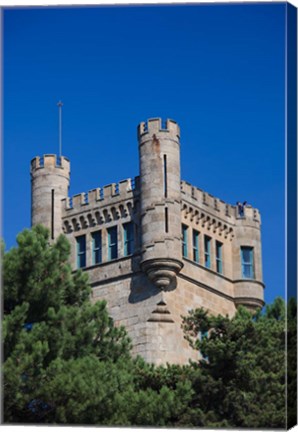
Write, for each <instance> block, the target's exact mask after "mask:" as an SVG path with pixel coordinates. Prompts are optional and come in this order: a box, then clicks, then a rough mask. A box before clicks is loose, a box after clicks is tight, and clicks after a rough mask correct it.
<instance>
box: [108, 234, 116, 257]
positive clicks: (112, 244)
mask: <svg viewBox="0 0 298 432" xmlns="http://www.w3.org/2000/svg"><path fill="white" fill-rule="evenodd" d="M116 258H118V239H117V227H116V226H114V227H112V228H109V229H108V259H109V260H112V259H116Z"/></svg>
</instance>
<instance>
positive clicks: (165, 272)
mask: <svg viewBox="0 0 298 432" xmlns="http://www.w3.org/2000/svg"><path fill="white" fill-rule="evenodd" d="M138 140H139V158H140V190H141V232H142V262H141V268H142V270H143V271H144V272H145V273H146V274H147V276H148V277H149V279H150V280H151V281H152V282H153V283H154V284H155V285H156V286H157V287H159V288H161V289H173V288H175V284H176V275H177V273H178V272H179V271H180V270H181V268H182V266H183V264H182V260H181V216H180V215H181V190H180V189H181V186H180V180H181V179H180V129H179V126H178V125H177V123H176V122H174V121H173V120H167V121H166V122H165V124H163V123H162V121H161V119H159V118H157V119H150V120H148V121H147V123H140V125H139V127H138Z"/></svg>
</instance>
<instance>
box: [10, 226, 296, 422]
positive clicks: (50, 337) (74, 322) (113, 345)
mask: <svg viewBox="0 0 298 432" xmlns="http://www.w3.org/2000/svg"><path fill="white" fill-rule="evenodd" d="M17 240H18V247H16V248H13V249H12V250H10V251H9V252H7V253H6V254H4V256H3V281H4V320H3V326H2V333H3V342H4V364H3V372H4V381H3V383H4V421H5V422H6V423H17V422H21V423H46V424H86V425H107V426H156V427H158V426H160V427H164V426H168V427H205V428H206V427H208V428H216V427H225V428H233V427H237V428H242V427H243V428H250V429H252V428H284V427H285V319H286V316H285V305H284V302H283V300H282V299H279V298H278V299H276V300H275V302H274V303H273V304H272V305H269V306H267V308H266V310H265V311H264V312H263V313H261V312H260V311H258V312H257V313H256V314H255V315H252V314H251V313H250V312H248V311H247V310H246V309H245V308H239V310H238V312H237V314H236V315H235V316H234V317H233V318H232V319H229V318H228V317H223V316H211V315H209V314H208V312H207V311H204V310H203V309H197V310H194V311H192V312H191V313H190V314H189V316H188V317H185V318H184V320H183V327H184V331H185V337H186V338H187V340H188V341H189V343H190V345H191V346H192V347H193V348H194V349H195V350H198V351H200V352H201V355H202V358H201V360H200V361H198V362H192V363H190V364H188V365H184V366H178V365H166V366H158V367H157V366H154V365H152V364H147V363H146V362H145V361H144V360H143V359H141V358H136V359H132V358H131V356H130V340H129V338H128V337H127V334H126V332H125V329H124V328H122V327H115V326H114V325H113V321H112V319H111V318H110V317H109V315H108V313H107V309H106V304H105V302H97V303H95V304H92V303H91V302H90V293H91V289H90V287H89V285H88V281H87V277H86V274H84V273H83V272H81V271H78V272H72V270H71V268H70V266H69V264H68V259H69V252H70V247H69V244H68V242H67V241H66V239H65V238H64V237H63V236H61V237H59V238H58V240H57V241H56V242H55V243H54V244H51V245H50V244H49V238H48V231H47V230H46V229H45V228H43V227H42V226H36V227H34V228H33V229H32V230H25V231H24V232H23V233H21V234H20V235H19V236H18V238H17ZM296 313H297V307H296V302H295V301H290V302H289V305H288V344H292V345H293V346H294V347H296V346H297V345H296V337H297V332H296V322H297V320H296ZM205 333H206V337H201V338H198V335H199V334H205ZM295 365H296V350H295V352H294V350H291V351H290V352H289V355H288V366H289V386H288V393H289V395H292V396H293V395H294V396H295V395H296V387H295V384H296V369H295ZM292 396H291V397H292ZM289 415H290V418H291V420H290V421H292V422H293V421H295V406H294V404H292V405H289Z"/></svg>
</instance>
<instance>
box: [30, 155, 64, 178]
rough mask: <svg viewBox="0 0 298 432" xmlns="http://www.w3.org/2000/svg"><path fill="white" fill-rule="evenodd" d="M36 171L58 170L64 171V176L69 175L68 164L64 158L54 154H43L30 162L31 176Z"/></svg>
mask: <svg viewBox="0 0 298 432" xmlns="http://www.w3.org/2000/svg"><path fill="white" fill-rule="evenodd" d="M38 169H59V170H64V171H66V175H67V176H69V174H70V162H69V159H68V158H66V157H65V156H57V155H55V154H45V155H43V156H36V157H35V158H33V159H32V160H31V174H32V172H33V171H35V170H38Z"/></svg>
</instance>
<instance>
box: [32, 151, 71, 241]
mask: <svg viewBox="0 0 298 432" xmlns="http://www.w3.org/2000/svg"><path fill="white" fill-rule="evenodd" d="M69 180H70V163H69V160H68V159H67V158H66V157H64V156H61V157H57V156H56V155H50V154H49V155H44V156H43V157H39V156H37V157H35V158H34V159H32V161H31V225H36V224H39V223H41V224H43V225H44V226H46V227H47V228H48V229H49V230H50V238H51V240H54V239H56V237H57V236H58V235H59V234H61V233H62V207H61V205H62V204H61V200H62V199H63V198H66V197H67V195H68V188H69Z"/></svg>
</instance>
